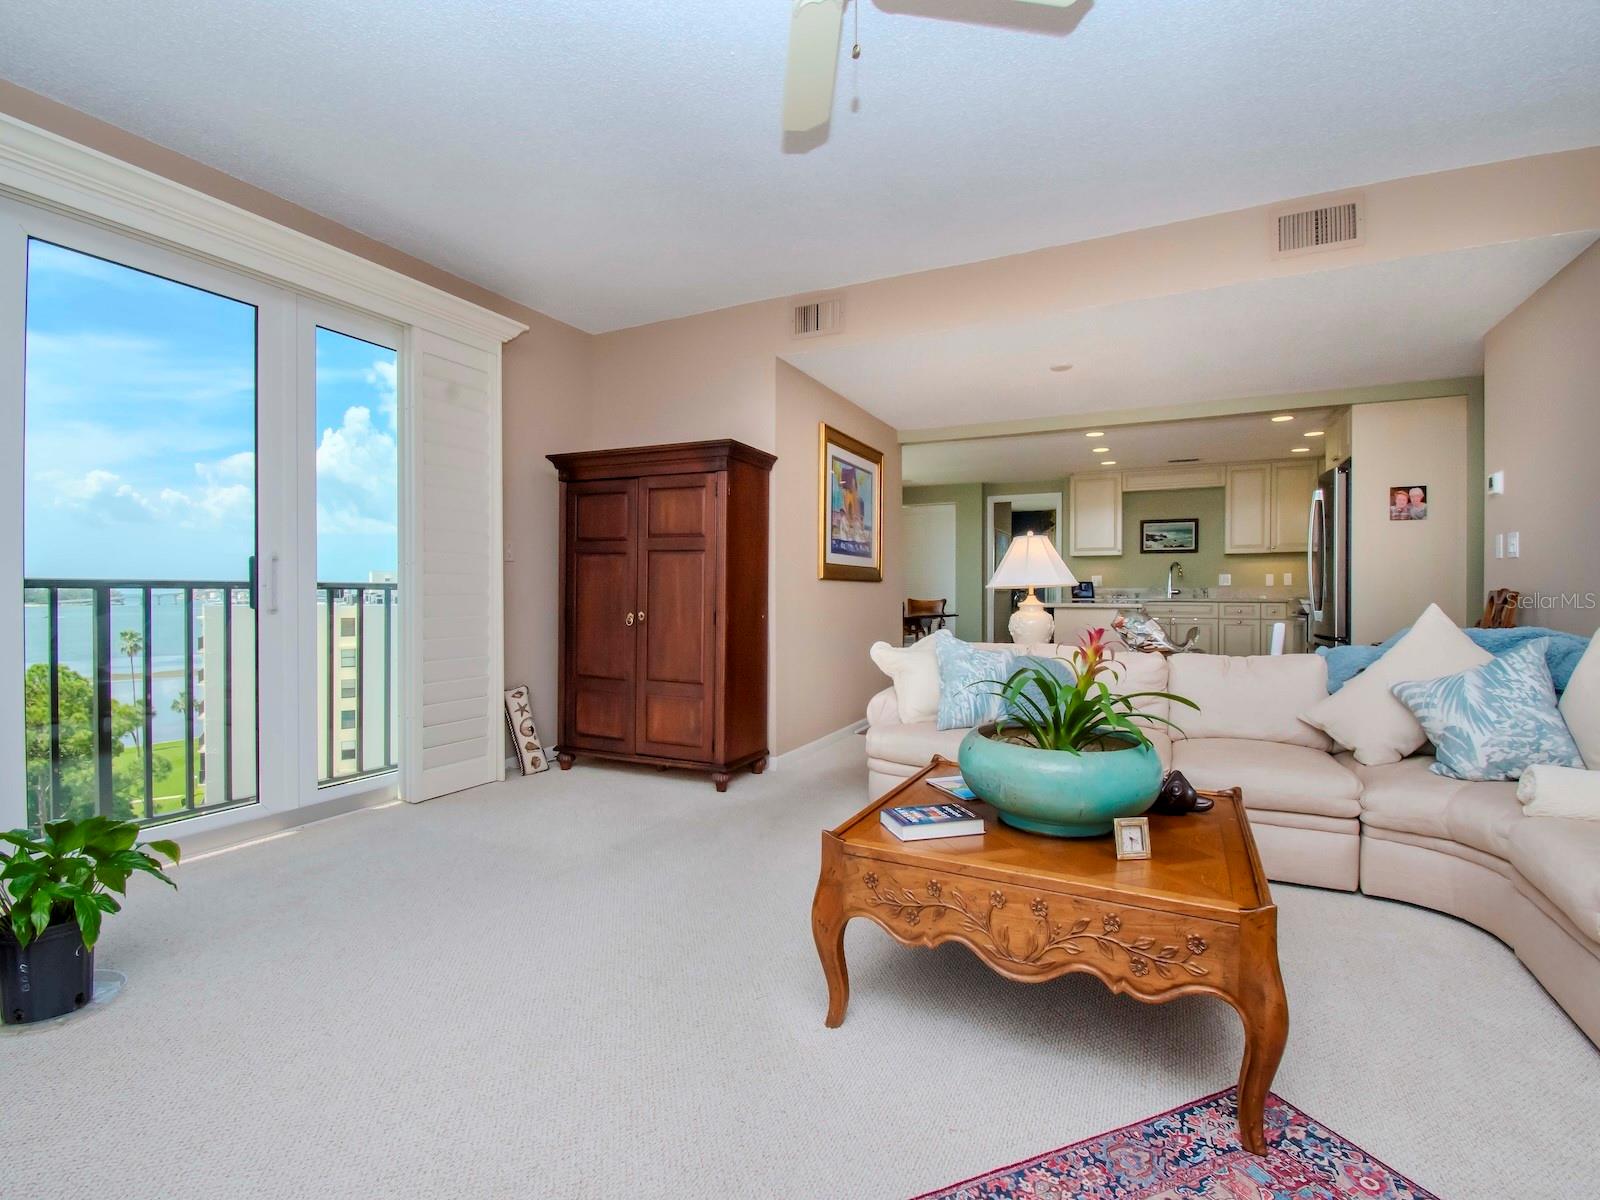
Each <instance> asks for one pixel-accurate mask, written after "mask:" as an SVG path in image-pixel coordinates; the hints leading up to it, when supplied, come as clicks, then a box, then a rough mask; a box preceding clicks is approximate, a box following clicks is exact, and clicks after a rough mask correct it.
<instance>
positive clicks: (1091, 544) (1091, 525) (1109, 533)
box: [1067, 471, 1122, 558]
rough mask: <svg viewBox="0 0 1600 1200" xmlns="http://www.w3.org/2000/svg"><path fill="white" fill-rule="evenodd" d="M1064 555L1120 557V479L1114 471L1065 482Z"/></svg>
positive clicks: (1074, 477)
mask: <svg viewBox="0 0 1600 1200" xmlns="http://www.w3.org/2000/svg"><path fill="white" fill-rule="evenodd" d="M1067 486H1068V513H1067V530H1068V547H1067V553H1068V554H1069V555H1072V556H1075V557H1078V558H1092V557H1109V556H1114V555H1120V554H1121V553H1122V476H1121V475H1119V474H1118V473H1117V472H1115V471H1104V472H1101V473H1099V474H1096V475H1074V476H1073V477H1072V478H1071V479H1070V480H1069V481H1068V485H1067Z"/></svg>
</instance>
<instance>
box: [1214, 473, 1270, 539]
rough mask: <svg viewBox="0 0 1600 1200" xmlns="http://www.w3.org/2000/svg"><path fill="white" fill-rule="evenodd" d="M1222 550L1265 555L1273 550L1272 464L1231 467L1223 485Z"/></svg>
mask: <svg viewBox="0 0 1600 1200" xmlns="http://www.w3.org/2000/svg"><path fill="white" fill-rule="evenodd" d="M1224 486H1225V487H1226V488H1227V492H1226V495H1225V498H1224V501H1223V525H1224V527H1225V536H1224V538H1223V542H1224V546H1223V548H1224V550H1225V551H1226V552H1227V553H1228V554H1267V553H1270V552H1271V550H1272V464H1271V463H1244V464H1241V465H1236V466H1230V467H1229V468H1228V472H1227V481H1226V483H1225V485H1224Z"/></svg>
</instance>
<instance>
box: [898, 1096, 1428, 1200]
mask: <svg viewBox="0 0 1600 1200" xmlns="http://www.w3.org/2000/svg"><path fill="white" fill-rule="evenodd" d="M1267 1144H1268V1145H1269V1146H1270V1147H1271V1151H1270V1152H1269V1153H1268V1154H1267V1156H1266V1157H1265V1158H1257V1157H1256V1156H1255V1155H1254V1154H1251V1153H1250V1152H1249V1151H1247V1150H1245V1149H1243V1148H1242V1147H1241V1146H1240V1145H1239V1127H1238V1125H1237V1124H1236V1123H1235V1121H1234V1096H1233V1089H1232V1088H1229V1089H1228V1090H1227V1091H1225V1092H1218V1093H1217V1094H1216V1095H1214V1096H1207V1097H1206V1098H1205V1099H1204V1100H1196V1101H1195V1102H1194V1103H1192V1104H1185V1105H1184V1106H1183V1107H1181V1108H1175V1109H1173V1110H1172V1111H1171V1112H1166V1113H1162V1114H1161V1115H1160V1116H1159V1117H1151V1118H1150V1119H1149V1120H1148V1121H1139V1122H1137V1123H1135V1124H1133V1125H1126V1126H1124V1127H1123V1128H1121V1129H1114V1130H1112V1131H1111V1132H1110V1133H1102V1134H1101V1135H1100V1136H1099V1137H1092V1138H1089V1139H1088V1140H1086V1141H1082V1142H1078V1143H1077V1144H1075V1145H1072V1146H1063V1147H1062V1148H1061V1149H1059V1150H1052V1151H1050V1153H1048V1154H1041V1155H1040V1156H1039V1157H1038V1158H1030V1159H1028V1160H1027V1161H1026V1162H1020V1163H1015V1164H1013V1165H1012V1166H1009V1167H1001V1168H1000V1169H999V1170H998V1171H990V1172H988V1173H987V1174H985V1175H979V1176H976V1177H975V1178H972V1179H968V1180H966V1181H965V1182H963V1183H958V1184H955V1185H954V1186H952V1187H947V1188H941V1189H940V1190H938V1191H934V1192H927V1193H924V1194H923V1195H921V1196H918V1197H916V1200H1439V1198H1438V1197H1437V1196H1435V1195H1434V1194H1433V1193H1432V1192H1430V1191H1428V1190H1427V1189H1426V1188H1421V1187H1418V1186H1417V1185H1416V1184H1414V1183H1412V1182H1411V1181H1410V1180H1409V1179H1407V1178H1406V1177H1405V1176H1404V1175H1401V1174H1399V1173H1397V1172H1396V1171H1394V1170H1391V1169H1390V1168H1389V1167H1386V1166H1385V1165H1384V1164H1383V1163H1381V1162H1379V1161H1378V1160H1377V1159H1375V1158H1373V1157H1372V1155H1370V1154H1368V1153H1367V1152H1366V1151H1365V1150H1362V1149H1361V1148H1360V1147H1359V1146H1355V1145H1352V1144H1351V1143H1350V1142H1347V1141H1345V1140H1344V1138H1342V1137H1340V1136H1339V1135H1338V1134H1337V1133H1334V1132H1333V1130H1331V1129H1329V1128H1328V1127H1327V1126H1325V1125H1322V1124H1320V1123H1318V1122H1317V1121H1314V1120H1313V1119H1312V1118H1310V1117H1308V1116H1306V1115H1305V1113H1303V1112H1301V1111H1300V1110H1299V1109H1297V1108H1295V1107H1294V1106H1293V1105H1292V1104H1288V1103H1286V1102H1285V1101H1283V1100H1280V1099H1279V1098H1278V1097H1277V1096H1272V1095H1269V1096H1268V1097H1267Z"/></svg>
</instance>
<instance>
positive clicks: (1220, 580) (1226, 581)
mask: <svg viewBox="0 0 1600 1200" xmlns="http://www.w3.org/2000/svg"><path fill="white" fill-rule="evenodd" d="M1217 586H1218V587H1232V586H1233V576H1232V575H1229V574H1228V573H1227V572H1226V571H1224V572H1223V573H1222V574H1221V575H1218V576H1217Z"/></svg>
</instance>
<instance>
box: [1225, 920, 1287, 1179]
mask: <svg viewBox="0 0 1600 1200" xmlns="http://www.w3.org/2000/svg"><path fill="white" fill-rule="evenodd" d="M1240 932H1241V934H1242V935H1243V938H1242V942H1243V944H1242V947H1241V949H1242V951H1243V954H1242V963H1241V965H1242V967H1243V986H1242V988H1241V990H1240V994H1239V996H1238V997H1236V998H1234V1001H1233V1006H1234V1007H1235V1008H1236V1009H1238V1011H1239V1016H1240V1018H1241V1019H1242V1020H1243V1022H1244V1061H1243V1062H1242V1063H1241V1064H1240V1066H1239V1090H1238V1105H1239V1141H1240V1142H1241V1143H1242V1144H1243V1146H1244V1148H1245V1149H1246V1150H1248V1151H1250V1153H1252V1154H1265V1153H1267V1133H1266V1104H1267V1090H1268V1089H1269V1088H1270V1087H1271V1086H1272V1077H1273V1076H1274V1075H1276V1074H1277V1072H1278V1062H1279V1060H1280V1059H1282V1058H1283V1045H1284V1042H1285V1041H1287V1040H1288V1037H1289V1003H1288V1000H1287V998H1286V997H1285V996H1284V992H1283V976H1282V974H1281V973H1280V972H1279V970H1278V934H1277V913H1276V911H1269V913H1268V914H1267V915H1266V917H1265V920H1264V921H1262V922H1261V923H1260V924H1259V925H1257V927H1255V928H1253V929H1252V928H1250V927H1249V926H1248V925H1247V926H1246V927H1245V928H1243V929H1241V931H1240Z"/></svg>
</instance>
